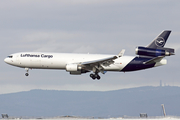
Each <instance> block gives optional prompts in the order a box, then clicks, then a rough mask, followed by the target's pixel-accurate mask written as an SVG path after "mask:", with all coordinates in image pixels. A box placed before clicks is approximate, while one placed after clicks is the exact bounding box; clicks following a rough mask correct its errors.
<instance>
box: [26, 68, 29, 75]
mask: <svg viewBox="0 0 180 120" xmlns="http://www.w3.org/2000/svg"><path fill="white" fill-rule="evenodd" d="M25 70H26V73H25V76H29V73H28V72H29V68H25Z"/></svg>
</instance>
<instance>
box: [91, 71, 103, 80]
mask: <svg viewBox="0 0 180 120" xmlns="http://www.w3.org/2000/svg"><path fill="white" fill-rule="evenodd" d="M90 77H91V78H92V79H93V80H95V79H96V78H97V79H98V80H100V79H101V77H100V76H99V75H98V73H95V74H92V73H91V74H90Z"/></svg>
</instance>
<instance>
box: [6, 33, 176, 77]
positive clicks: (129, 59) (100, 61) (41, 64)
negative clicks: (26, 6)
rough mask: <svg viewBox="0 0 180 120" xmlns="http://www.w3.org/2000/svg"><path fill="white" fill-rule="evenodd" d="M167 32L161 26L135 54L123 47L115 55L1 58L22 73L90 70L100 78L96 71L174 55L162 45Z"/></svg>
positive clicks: (157, 62)
mask: <svg viewBox="0 0 180 120" xmlns="http://www.w3.org/2000/svg"><path fill="white" fill-rule="evenodd" d="M170 33H171V31H170V30H164V31H163V32H162V33H160V34H159V35H158V36H157V37H156V38H155V39H154V40H153V41H152V42H151V43H150V44H149V45H148V46H146V47H143V46H138V47H137V48H136V49H135V52H136V55H137V56H124V52H125V50H124V49H122V50H121V52H120V53H119V54H118V55H106V54H75V53H50V52H49V53H48V52H21V53H15V54H11V55H9V56H8V57H7V58H5V59H4V61H5V62H6V63H7V64H10V65H12V66H16V67H20V68H24V69H25V70H26V73H25V76H28V75H29V73H28V72H29V69H59V70H66V71H67V72H69V73H70V74H71V75H81V74H83V73H87V72H92V73H91V74H90V77H91V78H92V79H93V80H95V79H97V80H100V78H101V77H100V75H99V73H102V74H105V73H106V72H107V71H117V72H128V71H137V70H143V69H148V68H152V67H157V66H161V65H165V64H167V60H166V59H163V58H164V57H165V56H170V55H174V49H172V48H165V47H164V45H165V43H166V41H167V39H168V37H169V35H170Z"/></svg>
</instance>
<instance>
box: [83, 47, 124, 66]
mask: <svg viewBox="0 0 180 120" xmlns="http://www.w3.org/2000/svg"><path fill="white" fill-rule="evenodd" d="M124 52H125V50H124V49H122V50H121V52H120V53H119V54H118V55H115V56H112V57H108V58H104V59H98V60H93V61H87V62H82V63H81V65H91V66H94V65H100V64H103V65H110V64H112V63H114V62H113V60H115V59H117V58H119V57H121V56H123V55H124Z"/></svg>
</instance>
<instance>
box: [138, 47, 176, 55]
mask: <svg viewBox="0 0 180 120" xmlns="http://www.w3.org/2000/svg"><path fill="white" fill-rule="evenodd" d="M136 54H137V55H141V56H150V57H158V56H170V55H174V49H171V48H162V47H161V48H158V49H153V48H148V47H137V48H136Z"/></svg>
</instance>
